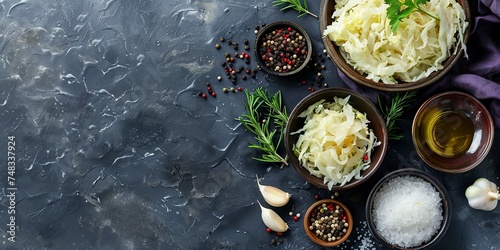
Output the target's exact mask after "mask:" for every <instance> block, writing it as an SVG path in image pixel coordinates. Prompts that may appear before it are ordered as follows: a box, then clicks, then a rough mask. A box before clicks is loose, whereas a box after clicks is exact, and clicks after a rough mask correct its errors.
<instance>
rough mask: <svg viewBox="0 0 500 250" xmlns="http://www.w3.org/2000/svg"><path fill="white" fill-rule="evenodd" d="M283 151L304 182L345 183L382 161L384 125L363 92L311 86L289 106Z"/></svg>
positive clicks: (331, 187)
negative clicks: (285, 151)
mask: <svg viewBox="0 0 500 250" xmlns="http://www.w3.org/2000/svg"><path fill="white" fill-rule="evenodd" d="M285 133H286V134H285V146H286V148H287V155H288V157H289V158H290V160H291V162H292V164H293V166H294V168H295V169H296V170H297V172H298V173H299V174H300V175H301V176H302V177H304V178H305V179H306V180H307V181H308V182H310V183H311V184H314V185H316V186H318V187H321V188H325V189H329V190H340V189H349V188H352V187H354V186H356V185H358V184H359V183H362V182H363V181H364V180H365V179H366V178H368V177H369V176H371V175H372V174H373V173H374V172H375V170H376V169H377V168H378V166H379V165H380V163H381V162H382V159H383V156H384V155H385V151H386V147H387V130H386V127H385V123H384V120H383V118H382V116H381V115H380V114H379V113H378V111H377V109H376V108H375V106H374V105H373V104H372V103H371V102H370V101H369V100H367V99H366V98H365V97H363V96H361V95H359V94H357V93H355V92H353V91H351V90H348V89H343V88H329V89H323V90H320V91H316V92H314V93H313V94H310V95H309V96H308V97H306V98H305V99H304V100H302V101H301V102H300V103H299V104H298V105H297V106H296V107H295V108H294V110H293V111H292V112H291V114H290V118H289V122H288V124H287V128H286V131H285Z"/></svg>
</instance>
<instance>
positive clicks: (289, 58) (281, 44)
mask: <svg viewBox="0 0 500 250" xmlns="http://www.w3.org/2000/svg"><path fill="white" fill-rule="evenodd" d="M254 46H255V48H254V53H255V58H256V60H257V63H258V64H259V66H260V67H261V68H262V69H263V70H264V71H265V72H267V73H269V74H272V75H278V76H289V75H293V74H295V73H298V72H300V71H301V70H302V69H304V68H305V67H306V66H307V64H308V63H309V61H310V59H311V55H312V42H311V38H310V37H309V35H308V34H307V32H306V30H305V29H304V28H302V27H301V26H300V25H298V24H297V23H294V22H291V21H286V20H281V21H275V22H272V23H269V24H266V25H265V26H263V27H262V29H260V30H259V32H258V33H257V36H256V38H255V43H254Z"/></svg>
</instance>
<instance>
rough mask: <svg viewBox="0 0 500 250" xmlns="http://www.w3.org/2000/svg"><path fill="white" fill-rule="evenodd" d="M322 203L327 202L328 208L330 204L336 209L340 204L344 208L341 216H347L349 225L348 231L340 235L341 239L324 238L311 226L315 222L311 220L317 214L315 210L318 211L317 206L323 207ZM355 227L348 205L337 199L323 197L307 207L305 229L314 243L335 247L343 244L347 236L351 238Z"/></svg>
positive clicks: (346, 219)
mask: <svg viewBox="0 0 500 250" xmlns="http://www.w3.org/2000/svg"><path fill="white" fill-rule="evenodd" d="M322 204H327V207H326V209H329V208H328V205H329V204H331V205H332V206H333V208H334V209H335V207H336V206H337V205H338V206H339V207H341V208H342V209H343V210H344V212H343V213H342V214H341V215H340V216H341V217H342V218H345V221H346V222H347V223H348V226H347V228H346V230H347V231H346V232H345V233H344V235H342V236H340V239H335V240H332V241H328V240H325V239H322V238H320V237H319V236H317V235H316V234H315V233H314V232H313V231H312V230H311V229H310V228H309V227H310V226H311V224H312V223H313V222H312V221H311V218H314V215H315V212H316V211H317V208H321V207H322ZM353 227H354V220H353V218H352V214H351V212H350V211H349V209H348V208H347V206H346V205H344V204H343V203H342V202H340V201H337V200H333V199H323V200H319V201H316V202H315V203H314V204H312V205H311V206H310V207H309V208H308V209H307V212H306V213H305V216H304V231H305V232H306V234H307V236H308V237H309V239H311V240H312V241H313V242H314V243H316V244H318V245H320V246H322V247H335V246H338V245H340V244H342V243H343V242H344V241H345V240H347V238H349V235H350V234H351V232H352V229H353Z"/></svg>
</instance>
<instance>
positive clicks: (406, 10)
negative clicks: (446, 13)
mask: <svg viewBox="0 0 500 250" xmlns="http://www.w3.org/2000/svg"><path fill="white" fill-rule="evenodd" d="M427 1H428V0H404V1H403V2H401V1H400V0H384V2H385V3H386V4H388V5H389V7H387V18H389V20H390V21H389V24H390V25H391V29H392V32H395V31H396V30H397V29H398V25H399V23H400V22H401V21H402V20H403V19H405V18H407V17H408V16H409V15H410V14H411V13H413V12H415V11H420V12H422V13H424V14H426V15H428V16H430V17H432V18H434V19H436V20H439V18H438V17H436V16H434V15H432V14H430V13H429V12H427V11H426V10H424V9H422V8H421V6H420V5H425V3H427Z"/></svg>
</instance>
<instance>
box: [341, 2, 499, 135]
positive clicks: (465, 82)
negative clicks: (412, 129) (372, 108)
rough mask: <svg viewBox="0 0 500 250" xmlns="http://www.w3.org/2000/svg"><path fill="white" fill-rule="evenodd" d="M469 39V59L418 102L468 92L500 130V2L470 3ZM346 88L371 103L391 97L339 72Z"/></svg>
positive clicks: (422, 94) (420, 94)
mask: <svg viewBox="0 0 500 250" xmlns="http://www.w3.org/2000/svg"><path fill="white" fill-rule="evenodd" d="M469 7H470V9H471V19H472V20H471V24H470V32H471V33H470V36H469V41H468V43H467V50H466V51H467V55H468V59H467V58H465V57H463V58H461V59H460V60H459V61H458V62H457V64H456V65H455V66H454V67H453V69H452V70H450V72H448V73H447V74H446V75H445V76H444V77H443V78H441V79H440V80H438V81H437V82H435V83H433V84H431V85H430V86H427V87H424V88H422V89H420V90H418V93H417V96H418V102H416V103H422V101H423V100H425V99H427V98H429V97H430V96H432V95H434V94H437V93H440V92H443V91H449V90H457V91H463V92H467V93H469V94H471V95H473V96H475V97H476V98H478V99H479V100H480V101H481V102H482V103H483V104H484V105H485V106H486V107H487V108H488V109H489V111H490V113H491V116H492V117H493V121H494V123H495V127H496V128H498V129H500V39H499V36H498V34H499V33H500V1H498V0H470V1H469ZM339 75H340V77H341V78H342V80H344V82H345V83H346V85H347V86H348V87H349V88H351V89H353V90H354V91H357V92H359V93H362V94H363V95H365V96H366V97H368V98H369V99H370V100H371V101H373V102H376V101H377V95H380V96H385V97H386V98H387V97H388V96H390V94H389V93H382V92H379V91H376V90H374V89H371V88H367V87H364V86H361V85H358V84H356V83H354V82H353V81H352V80H351V79H349V78H348V77H347V76H346V75H345V74H343V73H342V72H341V71H340V70H339Z"/></svg>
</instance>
